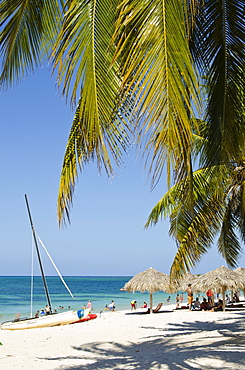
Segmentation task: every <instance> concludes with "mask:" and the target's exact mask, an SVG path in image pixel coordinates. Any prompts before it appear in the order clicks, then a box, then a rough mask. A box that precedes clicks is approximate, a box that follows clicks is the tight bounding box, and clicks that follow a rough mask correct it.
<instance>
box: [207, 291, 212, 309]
mask: <svg viewBox="0 0 245 370" xmlns="http://www.w3.org/2000/svg"><path fill="white" fill-rule="evenodd" d="M206 295H207V297H208V303H209V305H210V306H213V292H212V290H211V289H208V290H207V292H206Z"/></svg>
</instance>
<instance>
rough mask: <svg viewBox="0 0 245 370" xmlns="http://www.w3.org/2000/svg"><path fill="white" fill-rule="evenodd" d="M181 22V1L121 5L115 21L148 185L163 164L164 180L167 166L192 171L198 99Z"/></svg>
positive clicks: (184, 10) (185, 29)
mask: <svg viewBox="0 0 245 370" xmlns="http://www.w3.org/2000/svg"><path fill="white" fill-rule="evenodd" d="M186 18H188V14H187V8H185V6H184V2H183V3H181V2H180V1H176V0H174V1H172V2H168V1H167V2H162V1H159V0H154V1H152V0H148V1H140V2H139V1H136V0H135V1H123V2H122V5H121V8H120V14H119V16H118V19H117V29H116V32H115V36H114V38H115V42H116V43H117V45H118V47H117V54H116V58H118V57H120V58H121V59H122V63H123V65H122V76H123V81H122V86H123V87H124V88H125V89H126V91H128V92H129V93H130V94H133V95H134V96H135V107H134V108H135V112H136V113H135V114H136V116H137V125H138V132H139V139H138V140H139V142H140V143H141V144H142V143H144V146H143V152H144V153H145V155H146V157H147V158H148V160H149V168H150V171H151V172H152V184H153V185H154V184H155V183H156V182H157V181H158V179H159V178H160V176H161V174H162V171H163V167H164V165H165V164H166V163H167V168H168V170H169V171H168V177H169V178H170V170H171V167H172V168H174V170H175V171H176V172H177V171H178V169H179V168H184V169H185V172H184V175H186V173H187V172H190V171H191V168H190V163H189V152H190V148H191V146H192V135H191V132H192V129H193V125H194V126H195V127H197V125H196V122H195V120H194V119H192V120H190V117H194V114H193V112H192V108H193V103H196V104H197V102H198V98H197V79H196V75H195V69H194V67H193V62H192V58H191V54H190V50H189V45H188V27H187V24H186V21H185V19H186ZM143 137H146V141H144V139H143ZM183 163H184V165H183V166H182V164H183ZM179 164H181V166H179ZM182 175H183V174H182Z"/></svg>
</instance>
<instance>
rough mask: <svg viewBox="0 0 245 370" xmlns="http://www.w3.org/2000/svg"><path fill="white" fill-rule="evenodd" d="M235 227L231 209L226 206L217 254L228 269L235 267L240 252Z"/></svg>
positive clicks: (235, 222) (235, 223)
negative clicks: (223, 260)
mask: <svg viewBox="0 0 245 370" xmlns="http://www.w3.org/2000/svg"><path fill="white" fill-rule="evenodd" d="M236 227H237V221H236V220H235V218H234V214H233V213H232V211H231V208H230V207H229V206H227V207H226V212H225V215H224V217H223V222H222V226H221V231H220V236H219V239H218V252H219V253H220V254H221V255H222V257H223V258H224V259H225V261H226V262H227V265H228V266H229V267H230V268H235V267H237V260H238V256H239V254H240V252H241V244H240V243H239V240H238V236H237V233H236Z"/></svg>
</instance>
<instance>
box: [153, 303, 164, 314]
mask: <svg viewBox="0 0 245 370" xmlns="http://www.w3.org/2000/svg"><path fill="white" fill-rule="evenodd" d="M162 305H163V303H158V305H157V306H156V308H154V310H152V312H153V313H157V312H158V311H159V310H160V309H161V307H162Z"/></svg>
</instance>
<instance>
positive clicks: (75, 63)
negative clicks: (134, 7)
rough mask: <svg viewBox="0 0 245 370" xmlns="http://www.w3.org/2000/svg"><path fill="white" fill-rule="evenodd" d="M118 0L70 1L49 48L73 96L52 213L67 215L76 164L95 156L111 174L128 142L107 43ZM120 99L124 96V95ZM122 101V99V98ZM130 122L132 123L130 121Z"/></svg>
mask: <svg viewBox="0 0 245 370" xmlns="http://www.w3.org/2000/svg"><path fill="white" fill-rule="evenodd" d="M117 4H118V2H117V1H114V3H111V2H110V1H103V2H100V1H96V0H95V1H90V2H77V1H71V2H70V4H69V5H70V7H69V9H68V11H67V13H66V15H65V20H64V24H63V27H62V29H61V32H60V35H59V39H58V42H57V44H56V46H55V50H54V54H53V55H54V66H58V67H59V76H60V83H63V85H64V87H63V92H64V94H65V96H66V97H68V95H69V91H70V86H71V84H73V89H72V92H71V101H72V103H75V102H76V99H77V93H78V92H79V101H78V104H77V108H76V114H75V117H74V120H73V125H72V129H71V133H70V136H69V139H68V144H67V148H66V153H65V157H64V162H63V168H62V174H61V180H60V188H59V195H58V217H59V221H60V222H61V220H62V217H63V212H64V211H65V212H66V214H67V215H68V213H69V205H70V204H71V202H72V194H73V191H74V186H75V179H76V177H77V173H78V167H80V169H82V168H83V166H84V164H85V163H87V162H88V161H89V160H91V159H92V160H93V159H96V160H97V163H98V168H99V170H101V167H102V164H103V166H104V168H105V170H106V172H107V173H108V175H112V174H113V164H112V158H113V160H114V161H115V162H116V163H117V164H120V163H121V160H122V153H123V152H125V151H126V150H127V146H128V145H129V143H130V140H129V136H130V130H129V125H128V117H127V115H128V114H130V109H131V106H130V104H131V101H130V99H128V100H127V107H128V110H127V111H126V110H125V109H124V107H123V105H122V103H123V102H122V99H121V96H120V84H121V79H120V71H119V66H118V63H113V64H112V61H113V56H114V53H115V46H113V44H112V43H111V37H112V34H113V32H114V27H115V25H114V17H115V11H116V6H117ZM125 101H126V100H125ZM125 104H126V103H125ZM131 126H132V125H131Z"/></svg>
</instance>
